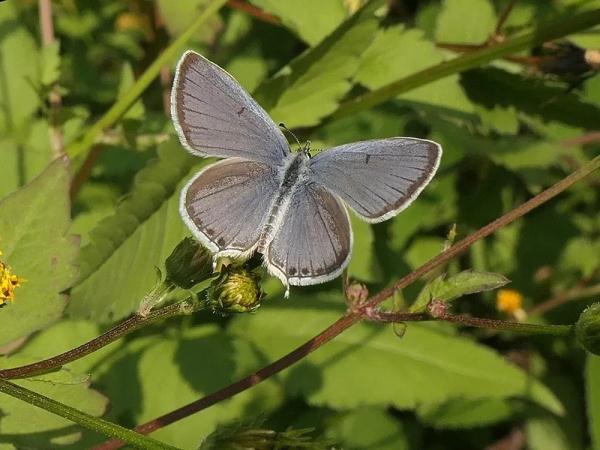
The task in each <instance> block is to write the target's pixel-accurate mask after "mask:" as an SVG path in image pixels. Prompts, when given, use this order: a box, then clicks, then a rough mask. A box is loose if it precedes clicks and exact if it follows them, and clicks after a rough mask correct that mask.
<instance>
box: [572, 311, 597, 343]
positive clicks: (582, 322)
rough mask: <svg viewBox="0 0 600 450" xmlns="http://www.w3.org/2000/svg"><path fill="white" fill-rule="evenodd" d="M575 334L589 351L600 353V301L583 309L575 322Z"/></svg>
mask: <svg viewBox="0 0 600 450" xmlns="http://www.w3.org/2000/svg"><path fill="white" fill-rule="evenodd" d="M575 336H576V337H577V340H578V341H579V343H580V344H581V345H582V346H583V348H585V349H586V350H587V351H588V352H590V353H593V354H594V355H600V303H594V304H593V305H590V306H588V307H587V308H586V309H584V310H583V312H582V313H581V315H580V316H579V320H577V323H576V324H575Z"/></svg>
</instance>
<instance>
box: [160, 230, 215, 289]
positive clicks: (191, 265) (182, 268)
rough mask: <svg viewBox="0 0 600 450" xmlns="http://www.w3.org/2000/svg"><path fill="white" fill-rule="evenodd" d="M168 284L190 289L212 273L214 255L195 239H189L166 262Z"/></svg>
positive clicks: (184, 240)
mask: <svg viewBox="0 0 600 450" xmlns="http://www.w3.org/2000/svg"><path fill="white" fill-rule="evenodd" d="M165 268H166V270H167V277H166V281H167V283H172V284H174V285H176V286H178V287H180V288H183V289H189V288H191V287H192V286H194V285H196V284H198V283H200V282H201V281H203V280H205V279H207V278H208V277H209V276H210V274H211V273H212V255H211V253H210V252H209V251H208V250H207V249H206V248H205V247H203V246H202V245H200V244H199V243H198V242H197V241H196V240H195V239H192V238H190V237H187V238H185V239H183V240H182V241H181V242H180V243H179V244H177V246H176V247H175V248H174V249H173V251H172V252H171V254H170V255H169V257H168V258H167V259H166V261H165Z"/></svg>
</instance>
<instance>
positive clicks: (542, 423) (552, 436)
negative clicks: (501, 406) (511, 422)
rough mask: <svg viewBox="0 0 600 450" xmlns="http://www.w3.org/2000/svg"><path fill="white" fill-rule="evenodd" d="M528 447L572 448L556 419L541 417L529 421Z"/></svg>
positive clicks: (542, 449) (544, 448) (539, 449)
mask: <svg viewBox="0 0 600 450" xmlns="http://www.w3.org/2000/svg"><path fill="white" fill-rule="evenodd" d="M526 436H527V448H528V449H531V450H572V449H573V447H572V446H571V444H570V442H569V440H568V438H567V436H566V434H565V432H564V430H562V429H561V428H560V426H559V424H558V423H557V421H556V419H554V418H552V417H545V418H543V417H539V418H535V419H530V420H528V421H527V426H526Z"/></svg>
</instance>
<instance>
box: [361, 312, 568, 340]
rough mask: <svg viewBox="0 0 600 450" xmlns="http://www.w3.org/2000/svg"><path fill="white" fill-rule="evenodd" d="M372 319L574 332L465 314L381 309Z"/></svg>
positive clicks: (559, 333)
mask: <svg viewBox="0 0 600 450" xmlns="http://www.w3.org/2000/svg"><path fill="white" fill-rule="evenodd" d="M369 318H370V319H371V320H376V321H377V322H414V321H415V320H418V321H421V320H441V321H443V322H451V323H456V324H459V325H464V326H468V327H475V328H486V329H491V330H500V331H514V332H516V333H523V334H547V335H554V336H567V335H569V334H571V332H572V328H573V327H572V326H571V325H542V324H534V323H521V322H511V321H507V320H497V319H485V318H482V317H471V316H467V315H464V314H442V315H439V316H436V317H435V319H434V318H432V317H429V316H428V315H427V314H423V313H396V312H385V311H380V312H378V313H377V315H376V316H373V315H371V314H370V315H369Z"/></svg>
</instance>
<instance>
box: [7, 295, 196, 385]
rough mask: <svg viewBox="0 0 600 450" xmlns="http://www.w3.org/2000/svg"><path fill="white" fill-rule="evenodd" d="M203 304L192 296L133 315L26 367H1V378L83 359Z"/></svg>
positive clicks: (20, 376)
mask: <svg viewBox="0 0 600 450" xmlns="http://www.w3.org/2000/svg"><path fill="white" fill-rule="evenodd" d="M199 307H200V305H199V304H198V303H194V302H192V301H190V300H189V299H188V300H184V301H182V302H178V303H174V304H172V305H168V306H165V307H163V308H160V309H157V310H154V311H152V312H151V313H150V314H149V315H148V316H146V317H142V316H139V315H135V316H132V317H130V318H129V319H126V320H124V321H123V322H121V323H120V324H118V325H115V326H114V327H112V328H111V329H109V330H108V331H106V332H104V333H103V334H101V335H100V336H98V337H96V338H94V339H92V340H90V341H88V342H86V343H85V344H82V345H80V346H79V347H76V348H74V349H71V350H68V351H66V352H64V353H61V354H59V355H56V356H53V357H51V358H48V359H44V360H42V361H37V362H35V363H32V364H27V365H25V366H20V367H13V368H11V369H2V370H0V379H7V380H8V379H15V378H26V377H31V376H34V375H39V374H42V373H46V372H50V371H52V370H56V369H58V368H60V367H62V366H64V365H65V364H67V363H70V362H72V361H75V360H77V359H80V358H83V357H84V356H86V355H89V354H90V353H92V352H95V351H96V350H99V349H101V348H102V347H105V346H107V345H108V344H110V343H111V342H114V341H116V340H117V339H119V338H120V337H123V336H125V335H127V334H129V333H132V332H133V331H135V330H138V329H140V328H142V327H145V326H147V325H150V324H151V323H154V322H157V321H159V320H163V319H167V318H169V317H174V316H178V315H182V314H186V315H187V314H190V313H191V312H193V311H195V310H197V309H199Z"/></svg>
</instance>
